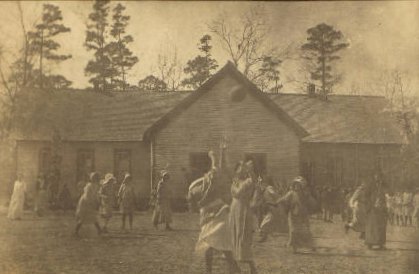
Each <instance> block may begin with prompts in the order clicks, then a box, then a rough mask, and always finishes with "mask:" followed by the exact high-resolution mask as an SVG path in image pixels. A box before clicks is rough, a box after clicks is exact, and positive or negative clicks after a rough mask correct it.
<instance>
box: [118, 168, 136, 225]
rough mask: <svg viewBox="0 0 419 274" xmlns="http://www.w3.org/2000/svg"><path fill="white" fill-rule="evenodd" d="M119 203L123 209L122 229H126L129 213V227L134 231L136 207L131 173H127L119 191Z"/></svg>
mask: <svg viewBox="0 0 419 274" xmlns="http://www.w3.org/2000/svg"><path fill="white" fill-rule="evenodd" d="M118 199H119V205H120V208H121V211H122V230H123V231H125V219H126V217H127V215H128V219H129V227H130V230H131V231H132V221H133V217H134V209H135V192H134V187H133V185H132V177H131V175H130V174H128V173H127V174H125V177H124V180H123V181H122V184H121V187H120V189H119V191H118Z"/></svg>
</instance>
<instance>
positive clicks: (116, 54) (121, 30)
mask: <svg viewBox="0 0 419 274" xmlns="http://www.w3.org/2000/svg"><path fill="white" fill-rule="evenodd" d="M124 11H125V7H124V6H123V5H121V4H119V3H118V4H117V5H116V7H115V8H114V9H113V12H114V14H113V16H112V19H113V24H112V29H111V32H110V34H111V36H112V37H113V38H114V41H112V42H111V43H109V44H108V45H107V49H108V52H109V53H110V56H111V62H112V67H113V68H114V69H115V70H116V71H115V77H114V79H113V81H114V82H115V84H116V87H117V88H118V89H120V90H123V91H125V90H126V89H127V87H128V84H127V80H126V76H127V72H128V71H129V70H130V69H131V68H132V67H133V66H134V65H135V64H136V63H137V62H138V58H137V57H136V56H135V55H134V54H133V53H132V51H131V50H129V48H128V44H129V43H132V42H133V41H134V39H133V38H132V36H131V35H127V34H126V27H127V25H128V21H129V19H130V17H129V16H127V15H124V14H123V13H124Z"/></svg>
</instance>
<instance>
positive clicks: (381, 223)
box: [365, 208, 387, 245]
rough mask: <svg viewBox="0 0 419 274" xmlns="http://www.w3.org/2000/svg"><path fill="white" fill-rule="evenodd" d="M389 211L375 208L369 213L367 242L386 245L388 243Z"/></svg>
mask: <svg viewBox="0 0 419 274" xmlns="http://www.w3.org/2000/svg"><path fill="white" fill-rule="evenodd" d="M386 230H387V212H386V210H385V209H377V208H373V209H371V211H370V212H369V213H368V214H367V220H366V226H365V244H367V245H384V244H385V243H386Z"/></svg>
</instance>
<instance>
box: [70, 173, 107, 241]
mask: <svg viewBox="0 0 419 274" xmlns="http://www.w3.org/2000/svg"><path fill="white" fill-rule="evenodd" d="M99 180H100V177H99V174H98V173H96V172H92V173H91V174H90V182H89V183H87V184H86V186H85V187H84V190H83V194H82V195H81V197H80V200H79V203H78V205H77V210H76V220H77V225H76V231H75V233H74V235H75V236H76V237H78V236H79V230H80V228H81V226H82V224H91V223H93V224H94V225H95V227H96V229H97V233H98V235H100V234H101V232H102V231H101V229H100V226H99V223H98V220H97V215H98V207H99V195H98V191H99Z"/></svg>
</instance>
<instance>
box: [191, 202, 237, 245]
mask: <svg viewBox="0 0 419 274" xmlns="http://www.w3.org/2000/svg"><path fill="white" fill-rule="evenodd" d="M228 217H229V207H228V206H224V207H222V208H221V209H220V210H219V211H218V212H217V213H216V215H215V216H214V217H213V218H211V219H210V220H208V221H207V222H206V223H205V224H203V225H202V226H201V233H200V234H199V238H198V242H197V243H196V247H195V250H196V251H202V250H206V249H208V248H209V247H212V248H214V249H217V250H223V251H228V250H231V249H232V247H231V242H230V237H229V235H230V234H229V232H230V230H229V225H228Z"/></svg>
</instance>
